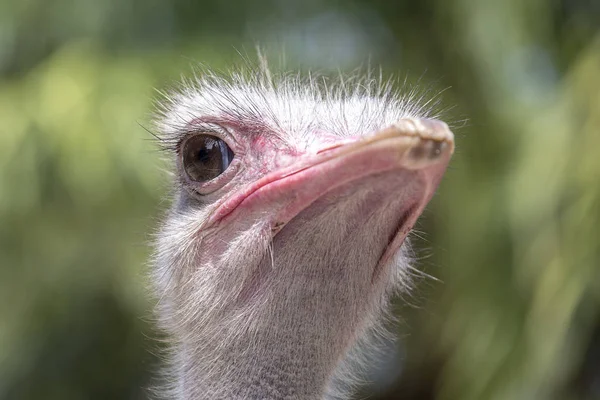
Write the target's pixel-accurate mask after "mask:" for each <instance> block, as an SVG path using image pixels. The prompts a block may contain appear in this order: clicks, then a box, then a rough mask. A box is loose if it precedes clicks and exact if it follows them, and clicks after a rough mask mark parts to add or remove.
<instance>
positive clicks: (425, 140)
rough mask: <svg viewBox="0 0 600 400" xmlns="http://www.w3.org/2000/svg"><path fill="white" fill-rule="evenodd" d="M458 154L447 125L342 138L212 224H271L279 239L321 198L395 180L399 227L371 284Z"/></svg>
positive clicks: (248, 194)
mask: <svg viewBox="0 0 600 400" xmlns="http://www.w3.org/2000/svg"><path fill="white" fill-rule="evenodd" d="M453 152H454V136H453V134H452V132H451V131H450V129H449V128H448V126H447V125H446V124H445V123H443V122H441V121H437V120H431V119H402V120H400V121H398V122H396V123H395V124H393V125H391V126H389V127H387V128H385V129H382V130H380V131H378V132H375V133H374V134H371V135H368V136H363V137H359V138H356V139H355V140H352V141H348V140H347V139H344V140H343V141H340V142H339V143H337V144H336V143H334V144H333V145H328V146H327V147H324V148H322V149H321V150H319V151H317V153H316V154H310V155H306V154H305V155H301V156H299V157H298V160H297V161H296V162H294V163H292V164H291V165H290V166H288V167H285V168H281V169H279V170H276V171H274V172H272V173H270V174H267V175H266V176H264V177H262V178H260V179H259V180H257V181H255V182H253V183H251V184H249V185H247V186H245V187H244V188H242V189H241V190H238V191H236V192H235V193H233V194H232V196H230V197H228V198H226V199H225V200H224V201H223V202H222V203H220V204H219V205H218V206H217V208H216V210H215V212H214V213H213V214H212V215H211V217H210V218H209V219H208V221H207V226H209V227H210V226H215V225H220V224H221V223H226V222H227V220H230V219H234V220H235V219H238V220H240V219H247V220H248V221H252V220H256V219H262V220H265V219H269V222H270V226H271V234H272V235H273V236H276V235H277V234H278V233H279V232H280V231H281V230H282V229H283V228H284V227H285V226H286V224H288V223H289V222H291V221H292V220H294V218H295V217H296V216H298V214H300V213H301V212H302V211H303V210H306V209H308V208H309V207H310V206H311V205H312V204H313V203H315V202H317V201H318V200H319V199H321V198H324V196H326V195H328V194H330V193H332V194H333V196H334V197H335V195H336V193H337V192H336V189H339V188H343V187H345V188H348V187H357V188H358V187H361V185H363V186H362V187H363V188H364V185H369V183H368V182H373V180H372V179H375V180H377V179H390V177H391V178H392V179H393V184H392V185H390V187H389V188H385V189H384V191H385V192H386V193H387V195H388V196H389V198H390V201H393V202H394V204H400V206H398V208H397V209H396V211H395V215H396V217H397V225H396V228H395V231H394V233H393V235H392V236H391V237H390V238H389V243H388V244H387V245H386V246H385V248H384V251H383V253H382V255H381V258H380V259H379V262H378V265H377V267H376V268H375V270H374V273H373V278H372V279H373V280H374V279H375V278H376V277H377V275H378V273H379V271H381V270H383V268H382V266H383V265H385V264H387V263H389V262H390V260H391V259H392V258H393V257H394V255H395V254H396V253H397V251H398V249H399V248H400V246H401V245H402V243H403V242H404V240H405V238H406V236H407V234H408V232H409V231H410V230H411V229H412V227H413V225H414V224H415V222H416V220H417V218H418V217H419V216H420V215H421V213H422V212H423V209H424V208H425V206H426V205H427V203H428V202H429V200H430V199H431V197H432V196H433V194H434V192H435V190H436V188H437V186H438V184H439V182H440V180H441V178H442V176H443V174H444V172H445V170H446V167H447V165H448V162H449V161H450V158H451V156H452V153H453ZM382 177H387V178H382ZM371 178H372V179H371ZM395 178H397V179H395ZM370 179H371V180H370ZM355 182H356V184H355ZM365 182H366V183H365ZM392 223H394V222H393V221H392Z"/></svg>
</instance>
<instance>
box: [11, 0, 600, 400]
mask: <svg viewBox="0 0 600 400" xmlns="http://www.w3.org/2000/svg"><path fill="white" fill-rule="evenodd" d="M256 43H261V44H262V45H263V46H264V47H265V48H266V49H267V51H268V53H269V54H272V55H275V57H278V54H279V53H281V52H282V49H283V50H284V51H285V58H286V59H287V65H288V67H290V68H295V67H300V68H304V69H306V68H314V69H317V70H319V71H322V72H325V73H327V72H328V71H336V70H337V68H340V69H342V70H352V69H354V68H356V67H358V66H361V65H362V66H365V65H369V64H370V65H372V66H378V65H381V66H382V69H383V71H384V74H385V75H388V74H394V75H395V76H398V77H399V78H400V80H401V81H402V80H404V79H406V81H407V82H408V83H409V84H413V85H418V86H420V87H423V88H424V89H425V90H429V92H430V93H431V94H432V95H434V94H436V93H438V92H441V91H443V93H442V94H441V97H440V98H441V103H440V106H439V107H440V109H441V110H443V115H444V118H445V119H446V120H447V121H448V122H449V123H450V125H451V126H452V127H453V129H454V131H455V133H456V136H457V151H456V155H455V158H454V160H453V162H452V166H451V169H450V170H449V172H448V174H447V176H446V178H445V180H444V182H443V184H442V185H441V187H440V190H439V192H438V194H437V196H436V197H435V199H434V200H433V202H432V204H431V205H430V206H429V208H428V210H427V212H426V213H425V215H424V217H423V218H422V220H421V222H420V224H419V226H418V230H419V234H418V236H420V237H421V238H419V239H418V240H417V245H418V247H419V250H418V254H419V256H420V259H421V260H420V262H419V268H420V269H422V270H424V271H425V272H427V273H428V274H430V275H432V276H434V277H436V278H438V279H439V281H435V280H433V279H422V280H420V281H419V283H418V287H417V289H416V290H415V292H414V293H412V294H411V295H405V296H403V298H402V299H399V300H398V307H397V308H398V313H399V315H401V318H402V323H401V325H400V326H399V327H397V328H396V329H397V331H398V334H399V336H400V338H401V341H400V342H399V345H398V346H397V347H396V348H395V351H393V352H390V354H393V355H394V356H393V357H391V358H390V357H388V358H389V359H388V360H387V361H386V364H385V365H382V366H380V367H379V369H378V370H375V371H374V372H373V373H372V379H373V381H374V383H373V384H371V385H367V386H366V387H365V388H364V389H363V390H362V391H361V394H360V396H363V397H362V398H364V396H371V397H370V398H372V399H440V400H451V399H452V400H454V399H466V400H471V399H473V400H475V399H494V400H500V399H502V400H513V399H517V400H520V399H523V400H531V399H600V272H599V271H600V269H599V267H600V245H599V243H600V2H599V1H597V0H555V1H554V0H553V1H542V0H529V1H527V0H502V1H499V0H454V1H449V0H425V1H395V2H394V1H387V0H376V1H366V0H354V1H345V2H343V1H341V0H306V1H294V0H258V1H254V2H246V1H241V0H226V1H215V0H213V1H191V0H187V1H171V2H168V1H161V0H145V1H143V0H104V1H97V0H79V1H67V0H22V1H7V0H2V1H1V2H0V399H11V400H12V399H145V398H148V397H149V393H148V391H147V390H146V388H148V387H149V386H150V384H151V382H152V376H153V373H154V372H155V371H156V370H158V368H160V365H161V361H160V358H159V357H157V356H156V355H155V354H157V352H158V351H159V350H160V345H159V343H158V342H157V341H156V340H155V338H157V337H158V333H156V331H155V330H154V329H153V326H152V318H151V314H152V301H151V300H150V296H148V295H147V291H146V284H147V280H146V278H145V271H146V269H147V260H148V255H149V252H150V249H149V245H148V243H149V242H150V240H151V234H152V232H153V230H154V229H155V227H156V225H157V222H158V220H159V218H160V215H161V214H162V212H163V210H165V208H166V207H168V201H167V200H166V199H167V193H168V176H167V174H165V173H164V172H163V168H164V167H165V164H164V163H163V162H162V161H161V154H160V153H159V152H158V151H157V147H156V145H155V143H153V142H152V140H151V139H152V137H151V135H150V134H149V133H148V132H146V131H145V130H144V127H148V126H149V123H148V120H149V115H150V113H151V110H152V100H153V98H155V97H156V92H155V91H154V88H160V89H164V88H167V87H169V86H171V85H172V84H173V83H175V82H176V81H177V80H178V79H179V76H180V75H181V74H183V75H189V74H190V72H191V70H192V67H193V65H194V64H195V63H196V62H201V63H204V64H207V65H210V66H212V67H215V68H218V69H226V68H227V67H228V66H231V65H234V64H239V63H240V56H239V54H238V51H240V52H241V53H244V54H246V53H247V54H253V52H254V46H255V44H256ZM399 371H401V373H399Z"/></svg>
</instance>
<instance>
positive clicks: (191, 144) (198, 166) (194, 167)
mask: <svg viewBox="0 0 600 400" xmlns="http://www.w3.org/2000/svg"><path fill="white" fill-rule="evenodd" d="M182 155H183V169H184V170H185V172H186V174H187V175H188V177H189V178H190V179H191V180H192V181H194V182H199V183H204V182H208V181H210V180H213V179H215V178H216V177H218V176H219V175H221V174H222V173H223V172H224V171H225V170H226V169H227V167H229V164H231V161H232V160H233V157H234V154H233V151H232V150H231V149H230V148H229V146H228V145H227V143H225V141H224V140H222V139H220V138H218V137H216V136H211V135H196V136H193V137H191V138H189V139H188V140H186V141H185V143H184V145H183V150H182Z"/></svg>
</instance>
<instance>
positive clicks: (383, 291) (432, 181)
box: [153, 68, 454, 399]
mask: <svg viewBox="0 0 600 400" xmlns="http://www.w3.org/2000/svg"><path fill="white" fill-rule="evenodd" d="M417 100H418V99H417V98H416V97H415V96H410V95H408V96H401V95H398V94H396V93H395V92H394V91H393V90H392V87H391V85H389V84H386V83H382V82H381V80H377V79H370V78H364V79H358V78H354V79H350V80H343V79H340V80H339V81H337V82H334V83H327V82H324V81H323V80H317V79H315V78H310V77H309V78H307V79H302V78H299V77H297V76H289V75H287V76H282V77H280V78H274V77H272V76H271V75H270V73H269V72H268V70H267V69H266V68H261V69H259V70H258V71H256V72H255V73H249V74H248V73H246V74H243V73H239V74H233V75H232V76H229V77H219V76H217V75H216V74H212V73H209V72H205V73H203V75H202V76H201V77H198V78H196V79H195V80H194V81H193V82H188V83H186V84H184V85H182V87H181V89H180V90H177V91H175V92H174V93H171V94H168V95H165V96H164V101H163V102H162V103H161V105H160V107H159V110H160V111H159V113H158V117H157V119H156V121H157V125H156V126H157V130H158V131H159V137H160V139H161V141H162V142H163V143H164V144H165V147H166V148H167V149H168V151H169V152H171V153H172V157H173V159H174V160H175V165H176V171H175V174H174V178H175V182H176V186H175V193H174V201H173V206H172V209H171V211H170V213H169V214H168V215H167V217H166V218H165V221H164V223H163V225H162V228H161V230H160V232H159V234H158V236H157V243H156V256H155V261H154V270H153V271H154V273H153V275H154V281H155V284H156V289H157V291H158V298H159V311H158V314H159V319H160V322H161V324H162V326H163V327H164V328H165V329H166V330H167V331H168V333H169V334H170V338H171V340H172V342H173V343H172V362H171V364H172V368H171V374H172V375H171V379H170V382H172V385H171V386H172V387H171V390H172V391H173V392H172V393H171V394H170V395H169V396H170V398H178V399H221V398H222V399H317V398H323V397H325V396H327V394H328V393H329V394H331V393H332V390H333V389H332V382H333V380H334V376H337V375H339V373H340V371H343V369H344V368H343V365H344V363H345V362H346V360H348V354H349V352H350V350H351V349H353V348H355V347H356V346H357V345H358V344H359V343H361V341H363V340H362V339H364V338H365V337H368V336H369V333H370V332H371V331H372V330H373V328H374V327H376V326H377V324H378V321H380V320H381V319H382V318H383V315H384V314H385V310H386V307H387V305H388V303H389V298H390V296H391V295H392V294H393V292H394V291H395V290H397V289H402V288H403V287H406V284H407V282H408V274H407V268H409V262H410V259H409V257H408V244H407V243H406V236H407V234H408V232H409V231H410V229H411V228H412V226H413V224H414V223H415V221H416V219H417V218H418V216H419V215H420V214H421V212H422V211H423V208H424V207H425V205H426V204H427V202H428V201H429V200H430V198H431V196H432V195H433V193H434V190H435V189H436V187H437V185H438V183H439V181H440V179H441V177H442V175H443V173H444V171H445V168H446V165H447V163H448V161H449V159H450V156H451V153H452V151H453V147H454V145H453V136H452V133H451V132H450V131H449V130H448V127H447V125H446V124H444V123H443V122H439V121H437V120H433V119H427V109H425V108H422V107H420V106H419V104H418V101H417Z"/></svg>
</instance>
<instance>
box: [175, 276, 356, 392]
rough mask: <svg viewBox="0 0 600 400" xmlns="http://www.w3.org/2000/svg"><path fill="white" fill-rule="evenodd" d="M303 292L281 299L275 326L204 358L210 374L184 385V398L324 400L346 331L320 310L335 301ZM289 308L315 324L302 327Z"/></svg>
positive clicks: (273, 311) (191, 363)
mask: <svg viewBox="0 0 600 400" xmlns="http://www.w3.org/2000/svg"><path fill="white" fill-rule="evenodd" d="M304 283H306V282H304ZM300 284H301V283H300ZM304 290H305V291H304V294H303V295H302V296H296V295H295V294H296V293H297V292H294V295H292V296H289V297H287V298H285V299H283V300H282V302H281V303H279V305H280V306H281V307H269V311H268V312H269V313H270V314H271V317H270V320H271V321H272V322H271V323H266V324H264V325H261V326H253V329H252V331H245V332H243V333H242V334H240V333H239V332H238V333H236V335H235V337H234V338H232V340H231V341H229V342H228V343H226V344H225V345H224V346H219V347H218V348H214V349H213V351H212V352H211V354H206V353H205V354H203V355H202V359H203V360H207V361H208V362H210V363H211V365H210V368H211V372H210V374H208V375H206V374H203V376H193V374H192V376H190V377H189V378H190V379H188V380H187V381H185V382H183V384H184V385H191V386H192V388H191V389H192V390H184V392H188V393H196V395H195V396H194V397H193V398H194V399H217V398H224V399H257V400H258V399H265V400H269V399H273V400H274V399H277V400H283V399H321V398H323V396H324V392H325V389H326V386H327V384H328V381H329V380H330V378H331V376H332V375H333V372H334V370H335V368H336V366H337V364H338V363H339V361H340V359H341V358H343V356H344V354H345V352H346V349H347V347H348V345H349V343H347V342H348V341H344V340H340V338H339V337H336V334H339V332H340V331H343V330H348V328H345V327H343V326H341V325H342V324H340V323H339V321H331V320H330V321H326V319H327V318H326V315H325V313H323V312H320V310H319V309H318V308H320V307H322V306H319V303H322V302H324V301H330V300H333V299H324V298H323V297H322V296H321V297H318V293H317V288H314V289H313V290H311V289H310V288H304ZM294 304H297V307H296V306H294ZM291 308H293V309H295V310H297V309H300V308H303V310H304V311H303V313H310V314H312V315H313V316H314V318H312V321H310V322H303V320H304V319H305V318H303V317H302V316H300V315H297V312H295V311H292V310H291ZM319 314H320V315H319ZM186 353H188V354H189V352H186ZM209 360H210V361H209ZM195 362H196V360H194V359H189V360H187V365H186V367H185V369H187V370H189V371H192V372H193V371H194V363H195ZM207 376H208V377H209V378H208V380H207V379H206V378H207ZM199 383H200V386H199V387H195V386H197V385H198V384H199ZM194 387H195V388H194Z"/></svg>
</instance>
